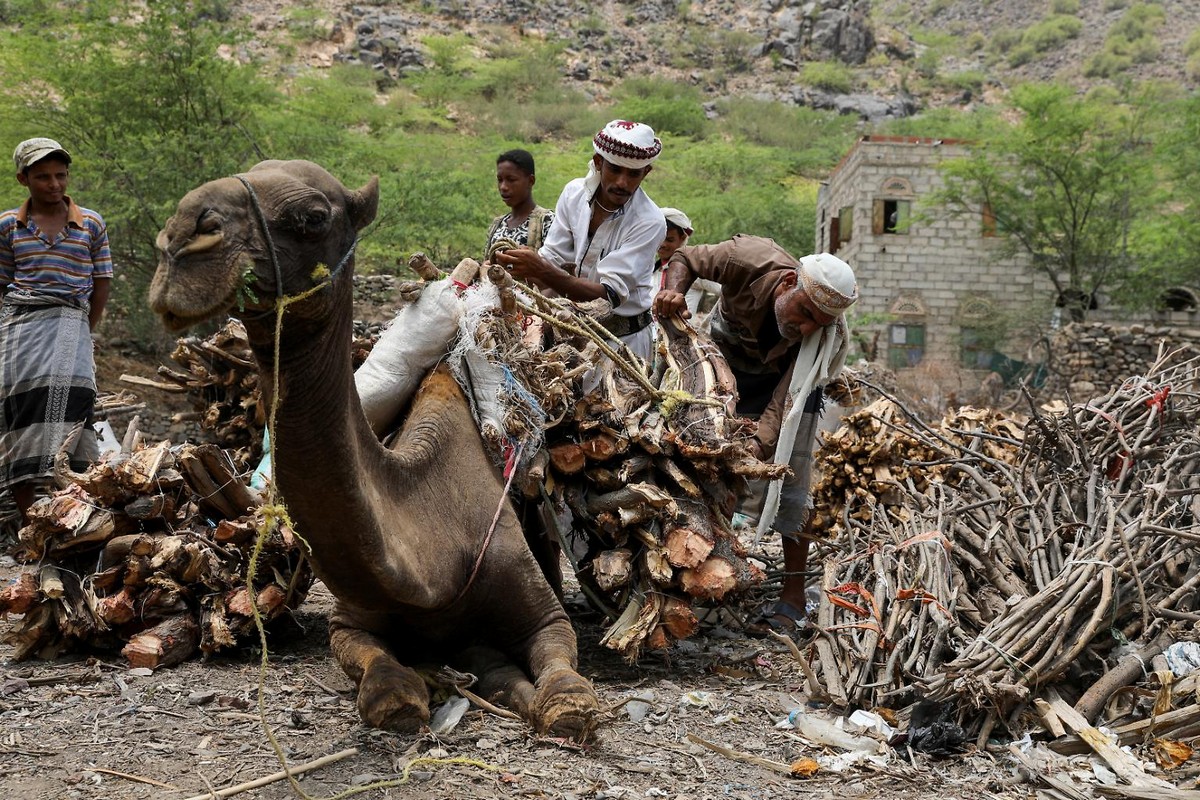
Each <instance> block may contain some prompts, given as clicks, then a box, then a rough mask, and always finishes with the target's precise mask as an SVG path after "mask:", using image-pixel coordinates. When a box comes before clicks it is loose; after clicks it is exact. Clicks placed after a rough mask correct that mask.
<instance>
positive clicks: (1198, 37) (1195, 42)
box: [1183, 30, 1200, 56]
mask: <svg viewBox="0 0 1200 800" xmlns="http://www.w3.org/2000/svg"><path fill="white" fill-rule="evenodd" d="M1197 50H1200V30H1196V31H1192V35H1191V36H1189V37H1188V40H1187V43H1186V44H1184V46H1183V54H1184V55H1185V56H1190V55H1192V54H1193V53H1195V52H1196V51H1197Z"/></svg>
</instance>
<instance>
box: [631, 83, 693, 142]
mask: <svg viewBox="0 0 1200 800" xmlns="http://www.w3.org/2000/svg"><path fill="white" fill-rule="evenodd" d="M614 96H615V97H616V98H617V103H616V107H615V112H616V116H619V117H624V118H625V119H632V120H637V121H638V122H644V123H646V124H647V125H649V126H650V127H652V128H654V130H655V131H656V132H658V133H673V134H675V135H677V136H691V137H694V138H700V137H702V136H703V135H704V131H705V128H706V127H707V125H708V118H707V117H706V116H705V115H704V108H703V107H702V106H701V104H700V93H699V91H697V90H696V89H695V88H694V87H691V86H686V85H684V84H680V83H674V82H672V81H668V80H665V79H663V78H631V79H629V80H626V81H623V82H622V83H621V84H620V86H618V87H617V89H616V91H615V92H614Z"/></svg>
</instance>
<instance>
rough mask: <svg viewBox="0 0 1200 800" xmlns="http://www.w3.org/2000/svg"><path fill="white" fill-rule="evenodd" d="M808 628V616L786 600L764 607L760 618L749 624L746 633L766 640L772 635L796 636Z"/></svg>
mask: <svg viewBox="0 0 1200 800" xmlns="http://www.w3.org/2000/svg"><path fill="white" fill-rule="evenodd" d="M807 627H808V615H807V614H805V613H804V612H803V611H802V610H800V609H798V608H796V607H795V606H794V605H792V604H791V603H789V602H787V601H785V600H776V601H775V603H773V604H771V605H765V606H763V607H762V610H761V611H759V614H758V616H757V617H755V618H754V619H753V620H752V621H751V622H749V623H747V625H746V633H748V634H749V635H750V636H754V637H756V638H766V636H767V634H770V633H779V634H782V635H784V636H795V635H796V633H797V632H798V631H801V630H803V629H805V628H807Z"/></svg>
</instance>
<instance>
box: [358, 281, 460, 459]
mask: <svg viewBox="0 0 1200 800" xmlns="http://www.w3.org/2000/svg"><path fill="white" fill-rule="evenodd" d="M461 316H462V303H461V302H460V301H459V298H458V295H457V293H456V292H455V290H454V286H453V285H452V284H451V282H450V279H449V278H443V279H442V280H440V281H435V282H433V283H430V284H429V285H428V286H426V287H425V290H424V291H423V292H421V296H420V297H418V298H417V300H416V302H413V303H409V304H408V305H406V306H404V307H403V308H401V309H400V310H399V311H397V312H396V316H395V317H394V318H393V319H392V322H391V324H390V325H389V326H388V328H387V330H385V331H384V332H383V334H382V335H381V336H380V337H379V341H378V342H376V343H375V347H374V349H372V350H371V354H370V355H369V356H367V360H366V361H364V362H363V365H362V366H361V367H359V368H358V371H357V372H355V373H354V385H355V387H356V388H357V389H358V397H359V399H360V400H361V401H362V407H363V412H364V413H365V414H366V415H367V422H369V423H370V425H371V430H372V431H374V432H375V435H376V436H380V435H382V434H383V433H385V432H386V431H385V429H386V428H387V426H388V425H389V424H391V423H392V422H393V421H395V419H396V415H397V414H399V413H400V409H402V408H404V406H405V404H406V403H407V402H408V401H409V399H410V398H411V397H412V395H413V393H414V392H415V391H416V390H417V386H418V385H420V383H421V379H422V378H424V377H425V374H426V373H427V372H429V370H431V369H433V367H434V366H436V365H437V363H438V362H439V361H441V360H442V358H444V357H445V355H446V353H447V352H448V350H449V349H450V345H451V344H452V343H453V342H454V339H455V337H456V336H457V335H458V322H459V318H460V317H461Z"/></svg>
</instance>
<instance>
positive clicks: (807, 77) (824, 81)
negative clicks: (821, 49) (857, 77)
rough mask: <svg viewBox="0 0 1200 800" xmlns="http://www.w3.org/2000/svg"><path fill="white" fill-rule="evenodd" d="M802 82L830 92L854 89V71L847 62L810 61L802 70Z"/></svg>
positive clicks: (843, 91)
mask: <svg viewBox="0 0 1200 800" xmlns="http://www.w3.org/2000/svg"><path fill="white" fill-rule="evenodd" d="M800 82H801V83H803V84H805V85H806V86H811V87H813V88H815V89H825V90H826V91H830V92H841V93H843V94H846V93H849V92H852V91H854V73H853V72H851V70H850V68H849V67H847V66H846V65H845V64H839V63H837V62H834V61H809V62H808V63H806V64H805V65H804V68H803V69H802V70H801V71H800Z"/></svg>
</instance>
